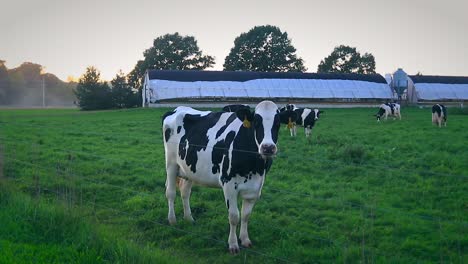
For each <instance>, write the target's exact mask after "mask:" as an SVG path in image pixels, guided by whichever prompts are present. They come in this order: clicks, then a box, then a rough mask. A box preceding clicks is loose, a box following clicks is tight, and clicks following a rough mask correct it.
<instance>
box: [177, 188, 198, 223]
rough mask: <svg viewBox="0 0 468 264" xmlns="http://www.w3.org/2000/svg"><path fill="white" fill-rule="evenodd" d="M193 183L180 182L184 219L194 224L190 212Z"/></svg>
mask: <svg viewBox="0 0 468 264" xmlns="http://www.w3.org/2000/svg"><path fill="white" fill-rule="evenodd" d="M192 183H193V182H192V181H191V180H185V179H181V180H180V182H179V189H180V197H181V198H182V204H183V205H184V219H185V220H187V221H189V222H193V221H194V220H193V217H192V211H191V210H190V193H191V192H192Z"/></svg>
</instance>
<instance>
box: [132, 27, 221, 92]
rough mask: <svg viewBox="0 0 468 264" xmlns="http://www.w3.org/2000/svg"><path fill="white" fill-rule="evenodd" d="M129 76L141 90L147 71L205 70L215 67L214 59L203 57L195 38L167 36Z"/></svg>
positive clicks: (156, 43) (148, 50)
mask: <svg viewBox="0 0 468 264" xmlns="http://www.w3.org/2000/svg"><path fill="white" fill-rule="evenodd" d="M143 56H144V59H143V60H139V61H138V62H137V64H136V65H135V68H134V69H133V70H132V71H131V72H130V73H129V74H128V82H129V83H130V85H131V86H132V87H133V88H135V89H140V88H141V85H142V81H143V76H144V75H145V72H146V70H149V69H157V70H204V69H206V68H208V67H211V66H213V65H214V57H212V56H209V55H203V54H202V51H201V50H200V48H199V47H198V44H197V41H196V40H195V37H193V36H181V35H179V33H177V32H176V33H174V34H166V35H164V36H161V37H158V38H156V39H155V40H154V42H153V46H152V47H150V48H149V49H147V50H145V52H143Z"/></svg>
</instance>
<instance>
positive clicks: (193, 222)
mask: <svg viewBox="0 0 468 264" xmlns="http://www.w3.org/2000/svg"><path fill="white" fill-rule="evenodd" d="M184 219H185V221H187V222H189V223H192V224H195V220H194V219H193V217H192V216H191V215H190V216H185V217H184Z"/></svg>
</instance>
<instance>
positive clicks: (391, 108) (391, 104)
mask: <svg viewBox="0 0 468 264" xmlns="http://www.w3.org/2000/svg"><path fill="white" fill-rule="evenodd" d="M386 105H388V106H389V107H390V110H391V113H392V115H394V114H395V104H394V103H386Z"/></svg>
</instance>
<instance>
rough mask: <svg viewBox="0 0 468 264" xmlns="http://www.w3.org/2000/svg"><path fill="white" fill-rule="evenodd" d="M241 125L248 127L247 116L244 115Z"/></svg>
mask: <svg viewBox="0 0 468 264" xmlns="http://www.w3.org/2000/svg"><path fill="white" fill-rule="evenodd" d="M242 125H243V126H244V127H245V128H250V121H249V120H247V116H245V117H244V121H243V122H242Z"/></svg>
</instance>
